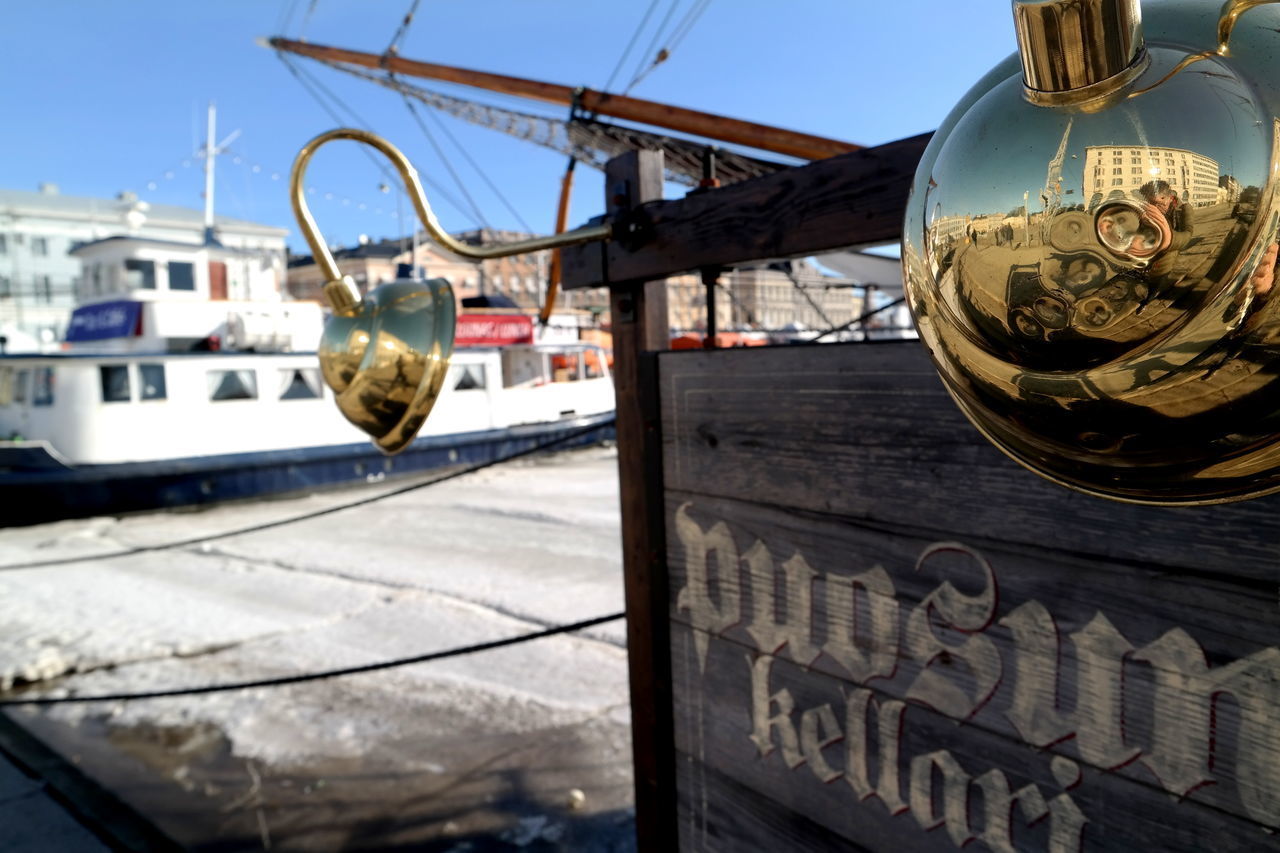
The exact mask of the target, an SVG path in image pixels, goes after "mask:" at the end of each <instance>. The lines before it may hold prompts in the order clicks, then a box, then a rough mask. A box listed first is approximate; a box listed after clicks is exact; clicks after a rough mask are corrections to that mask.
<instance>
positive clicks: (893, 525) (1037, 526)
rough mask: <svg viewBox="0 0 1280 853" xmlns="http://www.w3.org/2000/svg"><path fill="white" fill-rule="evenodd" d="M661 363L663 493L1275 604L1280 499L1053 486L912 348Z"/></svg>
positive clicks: (673, 358)
mask: <svg viewBox="0 0 1280 853" xmlns="http://www.w3.org/2000/svg"><path fill="white" fill-rule="evenodd" d="M661 359H662V363H661V371H662V377H663V380H662V381H663V442H664V459H665V477H666V482H667V487H668V488H671V489H679V490H684V491H689V492H693V493H697V494H703V495H708V496H725V497H737V498H741V499H744V500H749V501H756V502H759V503H765V504H773V505H777V506H783V507H788V508H792V509H798V510H810V511H815V512H826V513H832V514H835V515H840V516H844V517H846V518H849V519H851V520H857V521H858V522H860V523H867V524H880V525H883V526H885V527H886V529H910V528H913V527H925V528H927V529H929V530H931V531H933V532H934V533H935V534H937V535H938V536H940V537H943V538H945V536H946V535H947V534H948V533H953V534H966V535H974V536H977V537H979V539H981V540H983V541H996V542H1000V543H1002V545H1005V546H1009V545H1017V544H1021V545H1024V546H1027V547H1032V548H1035V549H1050V550H1053V551H1055V552H1058V553H1059V554H1063V555H1077V556H1078V557H1079V558H1080V559H1082V560H1086V561H1087V560H1091V559H1092V558H1093V557H1096V556H1104V557H1112V558H1114V559H1116V560H1118V561H1125V560H1141V561H1146V562H1149V563H1152V564H1156V565H1159V566H1163V567H1165V568H1166V569H1167V570H1171V571H1172V570H1177V571H1180V572H1183V573H1184V574H1188V575H1196V576H1211V575H1213V574H1214V573H1221V572H1225V573H1228V574H1230V575H1231V576H1232V577H1233V578H1235V582H1237V583H1244V582H1253V583H1255V584H1257V585H1258V587H1259V589H1270V590H1271V591H1272V594H1273V595H1274V591H1275V587H1276V583H1277V579H1278V577H1280V576H1278V575H1277V571H1276V562H1275V559H1276V552H1275V548H1274V542H1276V541H1277V540H1280V523H1278V522H1277V519H1280V498H1277V497H1275V496H1272V497H1269V498H1262V499H1258V500H1253V501H1247V502H1245V503H1238V504H1227V505H1221V506H1211V507H1198V508H1153V507H1140V506H1129V505H1124V504H1119V503H1114V502H1111V501H1105V500H1099V499H1097V498H1093V497H1090V496H1087V495H1082V494H1078V493H1075V492H1072V491H1069V490H1067V489H1064V488H1063V487H1061V486H1058V485H1055V484H1052V483H1049V482H1047V481H1045V480H1043V479H1041V478H1040V477H1038V476H1036V475H1034V474H1032V473H1030V472H1028V471H1026V470H1024V469H1022V468H1021V467H1020V466H1018V465H1016V464H1015V463H1013V462H1012V461H1010V460H1009V459H1008V458H1006V457H1005V456H1004V455H1003V454H1001V453H1000V452H999V451H997V450H996V449H995V448H994V447H992V446H991V445H990V444H989V443H988V442H987V441H986V440H985V439H984V438H982V436H981V435H979V434H978V432H977V430H975V429H974V428H973V427H972V426H971V425H970V424H969V423H968V422H967V421H966V420H965V419H964V417H963V416H962V415H961V414H960V412H959V410H958V409H957V408H956V406H955V404H954V403H953V402H952V401H951V399H950V397H948V395H947V394H946V392H945V391H944V390H943V388H942V384H941V382H940V380H939V379H938V378H937V375H936V373H935V372H934V370H933V367H932V365H931V364H930V362H929V359H928V356H927V353H926V352H925V350H924V348H923V347H921V346H920V345H919V344H917V343H915V342H909V341H904V342H893V343H881V344H874V345H866V344H849V345H844V344H833V345H828V346H823V347H803V348H781V347H778V348H756V349H753V350H750V351H748V350H720V351H710V352H699V351H684V352H676V353H664V354H663V355H662V357H661Z"/></svg>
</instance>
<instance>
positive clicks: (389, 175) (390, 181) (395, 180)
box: [276, 50, 481, 227]
mask: <svg viewBox="0 0 1280 853" xmlns="http://www.w3.org/2000/svg"><path fill="white" fill-rule="evenodd" d="M276 56H277V57H279V58H280V61H281V62H283V63H284V64H285V67H286V68H288V69H289V71H290V73H292V74H293V76H294V77H295V78H296V79H297V80H298V82H299V83H301V84H302V87H303V88H304V89H306V90H307V93H308V94H310V95H311V97H312V98H314V99H315V101H316V103H318V104H319V105H320V107H321V109H323V110H324V111H325V112H327V113H328V114H329V117H330V118H332V119H333V120H334V122H335V123H336V124H338V125H345V124H349V123H351V120H350V119H344V118H342V117H341V116H340V115H338V114H337V112H335V111H334V110H333V109H332V108H331V107H330V106H329V105H328V104H327V103H325V101H324V99H323V98H322V97H320V95H319V94H317V93H316V89H314V88H312V86H313V85H314V86H315V87H317V88H318V89H320V91H322V92H324V93H325V94H327V95H328V96H329V97H330V98H331V99H333V101H334V102H335V103H336V104H338V106H340V107H341V108H342V109H344V110H346V112H347V113H348V114H349V115H350V116H351V119H354V121H355V124H356V125H357V126H359V127H361V128H364V129H365V130H370V129H371V128H370V126H369V123H368V122H366V121H365V120H364V119H362V118H361V117H360V116H359V115H358V114H357V113H356V111H355V110H354V109H352V108H351V107H350V106H349V105H348V104H347V103H346V102H345V101H344V100H342V98H340V97H339V96H338V95H337V94H335V93H334V92H333V91H332V90H330V89H329V88H328V87H327V86H325V85H324V83H322V82H320V81H319V80H317V79H315V78H314V77H310V80H311V82H310V83H308V82H307V78H304V77H303V76H302V75H303V73H304V72H302V71H301V70H300V69H298V68H296V67H295V66H294V64H293V62H292V61H290V59H289V58H288V56H286V55H285V53H284V51H280V50H277V51H276ZM308 76H310V75H308ZM359 148H360V151H361V152H362V153H363V154H364V156H365V157H367V158H368V159H369V162H370V163H372V164H373V165H374V168H376V169H377V170H378V171H379V172H381V173H382V176H383V177H384V178H386V179H387V185H388V186H393V187H399V186H400V177H399V175H397V174H395V173H394V172H392V171H391V167H390V166H389V165H388V164H387V163H386V162H385V161H384V160H380V159H379V158H378V157H377V156H375V155H374V153H373V152H372V151H371V150H369V148H368V146H365V145H361V146H359ZM421 178H422V182H423V183H425V184H426V185H427V186H429V187H431V189H432V190H434V191H435V192H437V193H439V194H440V197H441V198H443V199H444V200H445V201H447V202H449V204H451V205H453V208H454V209H455V210H457V211H458V212H459V213H461V214H463V215H464V216H469V215H470V214H468V213H467V210H466V207H465V206H464V205H463V204H461V203H460V202H459V201H458V200H457V199H456V198H454V196H453V194H452V193H450V192H449V191H448V190H447V189H445V188H444V187H443V186H442V185H441V184H440V183H439V182H437V181H436V180H434V179H433V178H431V177H430V176H429V175H422V176H421ZM397 195H398V196H403V195H404V193H403V191H402V190H398V191H397ZM476 224H477V225H479V224H481V223H479V222H477V223H476ZM415 227H416V226H415Z"/></svg>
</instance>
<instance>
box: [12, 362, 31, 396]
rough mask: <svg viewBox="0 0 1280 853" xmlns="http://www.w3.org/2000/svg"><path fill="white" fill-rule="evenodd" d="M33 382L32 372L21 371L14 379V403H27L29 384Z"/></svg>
mask: <svg viewBox="0 0 1280 853" xmlns="http://www.w3.org/2000/svg"><path fill="white" fill-rule="evenodd" d="M30 381H31V371H30V370H19V371H18V372H17V373H16V374H15V375H14V378H13V402H15V403H25V402H27V383H28V382H30Z"/></svg>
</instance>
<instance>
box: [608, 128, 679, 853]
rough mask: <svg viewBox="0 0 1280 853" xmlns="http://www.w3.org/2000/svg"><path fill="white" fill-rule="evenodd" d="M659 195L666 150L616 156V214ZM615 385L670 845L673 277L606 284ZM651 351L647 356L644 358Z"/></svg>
mask: <svg viewBox="0 0 1280 853" xmlns="http://www.w3.org/2000/svg"><path fill="white" fill-rule="evenodd" d="M661 198H662V152H661V151H631V152H628V153H626V154H623V155H621V156H620V157H616V158H614V159H613V160H611V161H609V164H608V167H607V168H606V170H605V205H606V208H607V210H608V211H609V214H610V215H611V216H612V217H614V221H615V222H617V221H619V217H621V218H622V219H623V220H624V221H625V219H626V213H627V211H628V210H630V209H632V208H634V207H636V206H637V205H640V204H642V203H644V202H647V201H654V200H658V199H661ZM609 309H610V313H611V316H612V322H613V382H614V389H615V393H616V394H617V401H618V402H617V410H618V427H617V429H618V480H619V488H620V490H621V509H622V561H623V574H624V584H625V588H626V601H627V654H628V657H629V659H630V674H631V741H632V752H633V756H634V766H635V786H636V836H637V842H638V845H639V849H640V850H673V849H675V844H676V826H675V813H676V810H675V802H676V800H675V750H674V748H673V744H674V734H673V722H672V720H673V715H672V705H671V653H670V636H669V632H668V628H667V618H666V617H667V601H668V592H667V578H666V574H665V564H666V545H665V530H664V528H663V509H662V444H661V440H660V435H659V426H660V418H659V411H658V402H657V401H658V398H657V387H656V381H655V370H656V363H657V358H656V356H654V355H652V353H655V352H658V351H661V350H665V349H667V348H668V346H669V341H670V332H669V330H668V327H667V283H666V281H665V280H657V281H624V282H617V283H614V284H612V285H611V286H610V289H609ZM646 354H649V355H646Z"/></svg>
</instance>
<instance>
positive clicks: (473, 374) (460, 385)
mask: <svg viewBox="0 0 1280 853" xmlns="http://www.w3.org/2000/svg"><path fill="white" fill-rule="evenodd" d="M449 381H450V382H451V383H452V384H453V390H455V391H483V390H484V388H485V375H484V365H483V364H455V365H453V366H452V367H450V368H449Z"/></svg>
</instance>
